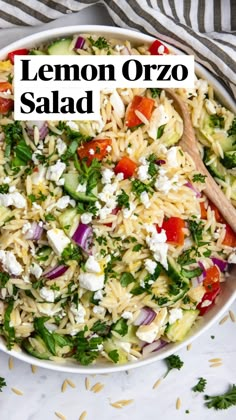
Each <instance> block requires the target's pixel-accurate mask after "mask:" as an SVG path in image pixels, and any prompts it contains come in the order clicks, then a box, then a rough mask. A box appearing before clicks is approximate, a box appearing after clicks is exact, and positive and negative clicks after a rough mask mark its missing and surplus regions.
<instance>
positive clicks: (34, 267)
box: [30, 263, 43, 279]
mask: <svg viewBox="0 0 236 420" xmlns="http://www.w3.org/2000/svg"><path fill="white" fill-rule="evenodd" d="M42 272H43V270H42V268H41V267H40V265H38V264H37V263H33V264H32V265H31V266H30V273H31V274H33V276H35V277H36V279H39V278H40V277H41V274H42Z"/></svg>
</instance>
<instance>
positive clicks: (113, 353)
mask: <svg viewBox="0 0 236 420" xmlns="http://www.w3.org/2000/svg"><path fill="white" fill-rule="evenodd" d="M108 356H109V357H110V359H111V360H112V361H113V362H114V363H118V362H119V353H118V351H117V350H116V349H115V350H111V351H109V353H108Z"/></svg>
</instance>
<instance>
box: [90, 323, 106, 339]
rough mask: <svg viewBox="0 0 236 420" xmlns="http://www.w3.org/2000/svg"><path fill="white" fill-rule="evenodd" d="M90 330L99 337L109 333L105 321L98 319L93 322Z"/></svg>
mask: <svg viewBox="0 0 236 420" xmlns="http://www.w3.org/2000/svg"><path fill="white" fill-rule="evenodd" d="M91 331H93V332H95V333H96V334H98V335H100V336H101V337H105V336H107V335H108V334H109V333H110V326H109V325H107V323H106V322H102V321H100V320H98V321H96V322H95V323H94V324H93V326H92V328H91Z"/></svg>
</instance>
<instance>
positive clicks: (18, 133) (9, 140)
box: [2, 121, 23, 157]
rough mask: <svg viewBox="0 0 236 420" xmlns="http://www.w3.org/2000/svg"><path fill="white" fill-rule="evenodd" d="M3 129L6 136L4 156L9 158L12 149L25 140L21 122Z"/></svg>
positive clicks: (5, 126) (4, 126)
mask: <svg viewBox="0 0 236 420" xmlns="http://www.w3.org/2000/svg"><path fill="white" fill-rule="evenodd" d="M2 129H3V132H4V134H5V144H6V147H5V152H4V156H5V157H9V156H10V154H11V150H12V147H13V146H14V145H15V144H16V143H17V142H19V141H20V140H22V139H23V134H22V126H21V123H20V121H15V122H14V123H13V124H7V125H3V126H2Z"/></svg>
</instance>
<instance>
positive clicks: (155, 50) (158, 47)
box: [148, 39, 170, 55]
mask: <svg viewBox="0 0 236 420" xmlns="http://www.w3.org/2000/svg"><path fill="white" fill-rule="evenodd" d="M148 51H149V52H150V53H151V55H164V54H170V51H169V49H168V48H167V47H166V46H165V45H164V44H162V42H161V41H159V40H158V39H156V40H155V41H154V42H153V43H152V44H151V45H150V47H149V49H148Z"/></svg>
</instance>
